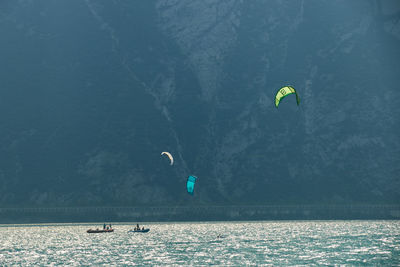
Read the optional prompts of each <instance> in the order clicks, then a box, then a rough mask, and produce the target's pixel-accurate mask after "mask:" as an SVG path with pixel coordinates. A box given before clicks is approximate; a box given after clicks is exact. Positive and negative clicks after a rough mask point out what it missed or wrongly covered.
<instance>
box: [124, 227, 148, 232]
mask: <svg viewBox="0 0 400 267" xmlns="http://www.w3.org/2000/svg"><path fill="white" fill-rule="evenodd" d="M148 231H150V229H149V228H146V229H143V230H130V231H128V233H147V232H148Z"/></svg>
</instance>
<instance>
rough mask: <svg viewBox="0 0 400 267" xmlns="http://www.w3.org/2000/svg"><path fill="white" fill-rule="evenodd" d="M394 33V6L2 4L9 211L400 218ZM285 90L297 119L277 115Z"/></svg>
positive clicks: (1, 167) (1, 181)
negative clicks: (315, 206)
mask: <svg viewBox="0 0 400 267" xmlns="http://www.w3.org/2000/svg"><path fill="white" fill-rule="evenodd" d="M399 18H400V5H399V4H398V3H397V2H396V1H351V2H349V1H340V0H337V1H290V2H288V1H278V0H276V1H215V0H207V1H186V2H185V1H174V0H170V1H169V0H164V1H161V0H160V1H137V2H136V1H135V2H130V1H92V0H86V1H84V0H82V1H51V2H49V1H28V0H23V1H18V2H16V1H3V2H1V3H0V21H1V24H0V34H1V36H2V40H4V41H3V42H1V43H0V48H1V49H0V58H1V62H2V63H1V65H0V81H1V84H0V86H1V87H0V111H1V112H0V125H1V129H2V130H1V132H0V151H1V153H0V154H1V155H0V192H1V196H0V203H1V204H2V205H22V204H26V203H28V202H29V203H31V204H32V205H55V206H63V205H67V206H68V205H143V204H149V205H158V204H163V205H165V204H167V205H168V204H175V203H183V202H184V201H187V203H190V204H207V203H220V204H224V203H229V204H242V203H245V204H270V203H360V202H375V203H398V201H399V197H400V196H399V192H400V191H399V189H400V184H399V177H400V168H399V166H400V145H399V141H400V140H399V134H398V133H399V132H400V131H399V130H400V127H399V118H400V108H399V107H400V105H399V104H400V103H399V102H400V100H399V99H400V98H399V97H400V95H399V94H400V93H399V90H398V84H399V81H400V78H399V71H398V70H399V69H400V63H399V59H400V48H399V47H400V46H399V44H400V20H399ZM286 84H291V85H293V86H294V87H295V88H296V89H297V90H298V92H299V96H300V98H301V104H300V106H299V107H297V106H296V104H295V100H294V98H293V99H291V98H290V97H288V98H286V99H285V100H284V102H282V105H281V106H280V107H279V109H276V108H275V106H274V94H275V93H276V91H277V89H279V87H280V86H282V85H286ZM161 151H170V152H171V153H173V154H174V157H175V165H174V166H172V167H170V166H169V164H168V162H167V161H166V159H165V158H162V157H160V153H161ZM189 174H194V175H196V176H198V177H199V179H198V186H197V187H196V195H195V197H189V196H187V195H186V194H185V180H186V177H187V175H189Z"/></svg>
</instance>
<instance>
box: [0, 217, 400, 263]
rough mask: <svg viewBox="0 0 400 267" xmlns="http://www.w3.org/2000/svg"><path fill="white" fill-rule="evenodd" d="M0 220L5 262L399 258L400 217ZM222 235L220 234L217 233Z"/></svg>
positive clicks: (384, 260) (369, 260) (381, 260)
mask: <svg viewBox="0 0 400 267" xmlns="http://www.w3.org/2000/svg"><path fill="white" fill-rule="evenodd" d="M101 225H102V224H101V223H99V224H97V225H96V224H91V225H89V224H54V225H39V226H38V225H36V226H32V225H18V226H12V225H2V226H0V262H1V263H2V264H4V265H49V264H54V265H109V264H112V265H131V264H136V265H211V264H213V265H255V264H256V265H264V264H265V265H268V264H271V265H304V264H316V265H337V264H350V265H354V264H355V265H359V264H366V265H398V264H400V245H399V244H400V222H399V221H276V222H213V223H175V224H174V223H147V224H145V226H146V227H149V228H151V230H150V232H149V233H146V234H142V233H128V230H130V229H132V228H133V227H134V225H129V224H114V228H115V232H114V233H103V234H87V233H86V230H87V229H88V228H92V229H93V228H96V227H101ZM219 235H222V238H220V237H218V236H219Z"/></svg>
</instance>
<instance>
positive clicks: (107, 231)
mask: <svg viewBox="0 0 400 267" xmlns="http://www.w3.org/2000/svg"><path fill="white" fill-rule="evenodd" d="M86 232H88V233H89V234H96V233H111V232H114V229H101V230H99V229H96V230H92V229H89V230H87V231H86Z"/></svg>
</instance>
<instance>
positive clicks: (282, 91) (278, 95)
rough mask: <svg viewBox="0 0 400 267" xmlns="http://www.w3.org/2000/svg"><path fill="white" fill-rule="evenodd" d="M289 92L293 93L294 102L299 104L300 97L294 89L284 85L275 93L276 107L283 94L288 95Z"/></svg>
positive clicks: (283, 96)
mask: <svg viewBox="0 0 400 267" xmlns="http://www.w3.org/2000/svg"><path fill="white" fill-rule="evenodd" d="M290 94H295V95H296V102H297V105H299V104H300V98H299V96H298V95H297V92H296V90H295V89H294V88H293V87H291V86H285V87H282V88H281V89H279V90H278V92H277V93H276V96H275V106H276V107H278V105H279V103H280V102H281V101H282V99H283V98H285V96H287V95H290Z"/></svg>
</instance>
